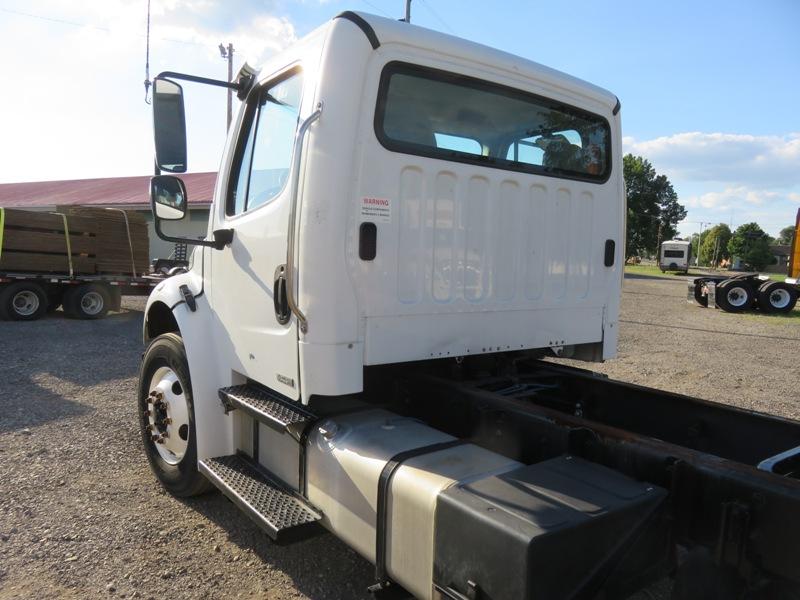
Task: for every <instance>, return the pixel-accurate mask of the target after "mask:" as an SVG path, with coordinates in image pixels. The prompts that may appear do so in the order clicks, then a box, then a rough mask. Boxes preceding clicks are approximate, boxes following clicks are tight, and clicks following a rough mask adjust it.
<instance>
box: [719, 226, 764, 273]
mask: <svg viewBox="0 0 800 600" xmlns="http://www.w3.org/2000/svg"><path fill="white" fill-rule="evenodd" d="M728 252H729V253H730V255H731V256H738V257H739V258H741V259H742V261H743V262H744V263H745V265H747V266H748V267H749V268H751V269H755V270H756V271H760V270H761V269H763V268H764V267H766V266H767V265H768V264H770V263H771V262H772V260H773V258H774V257H773V256H772V253H771V252H770V251H769V236H768V235H767V234H766V233H764V230H763V229H761V227H759V226H758V224H757V223H745V224H744V225H740V226H739V227H737V228H736V231H734V232H733V235H732V236H731V239H730V241H729V242H728Z"/></svg>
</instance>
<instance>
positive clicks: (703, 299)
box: [694, 282, 708, 307]
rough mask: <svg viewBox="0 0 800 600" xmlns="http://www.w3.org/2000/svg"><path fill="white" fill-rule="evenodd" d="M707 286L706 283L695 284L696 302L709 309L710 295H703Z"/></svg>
mask: <svg viewBox="0 0 800 600" xmlns="http://www.w3.org/2000/svg"><path fill="white" fill-rule="evenodd" d="M705 285H706V284H705V282H700V283H695V284H694V301H695V302H697V303H698V304H699V305H700V306H705V307H708V294H704V293H703V288H704V287H705Z"/></svg>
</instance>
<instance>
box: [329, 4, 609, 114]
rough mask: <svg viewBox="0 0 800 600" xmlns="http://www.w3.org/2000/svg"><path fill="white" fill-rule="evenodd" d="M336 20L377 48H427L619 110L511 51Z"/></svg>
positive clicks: (362, 20)
mask: <svg viewBox="0 0 800 600" xmlns="http://www.w3.org/2000/svg"><path fill="white" fill-rule="evenodd" d="M336 18H337V19H338V18H346V19H348V20H350V21H352V22H353V23H355V24H356V25H357V26H359V27H360V28H361V29H362V31H364V33H365V35H366V36H367V39H368V40H369V41H370V43H371V44H372V46H373V48H376V49H377V48H379V47H380V46H383V45H390V44H398V45H404V46H410V47H416V48H424V49H427V50H431V51H434V52H436V53H437V54H439V55H440V56H444V57H446V56H451V57H455V58H462V59H466V60H468V61H470V62H472V63H475V64H478V65H482V66H484V67H486V68H487V69H490V70H492V71H497V70H502V71H505V73H506V74H507V75H510V76H512V77H514V76H516V77H520V76H522V77H523V78H526V79H535V80H540V81H543V82H545V83H546V84H548V85H550V86H553V87H555V88H560V89H561V90H563V92H564V93H568V94H575V93H577V94H579V95H581V96H584V97H586V98H589V99H592V100H595V101H596V102H599V103H601V104H603V105H606V106H607V107H608V108H609V109H611V110H612V111H613V113H614V114H616V113H617V111H618V110H619V99H618V98H617V97H616V96H615V95H614V94H612V93H611V92H609V91H608V90H605V89H603V88H601V87H598V86H596V85H594V84H591V83H588V82H586V81H583V80H582V79H579V78H577V77H573V76H572V75H568V74H566V73H562V72H561V71H557V70H556V69H551V68H550V67H547V66H545V65H542V64H539V63H537V62H534V61H532V60H528V59H525V58H522V57H519V56H516V55H514V54H509V53H508V52H503V51H501V50H497V49H495V48H491V47H489V46H484V45H483V44H478V43H475V42H471V41H469V40H465V39H463V38H459V37H455V36H452V35H448V34H446V33H441V32H438V31H433V30H431V29H426V28H424V27H419V26H417V25H414V24H411V23H406V22H404V21H395V20H392V19H387V18H385V17H379V16H377V15H372V14H369V13H363V12H356V11H347V12H344V13H341V14H340V15H338V16H337V17H336ZM376 42H377V45H376Z"/></svg>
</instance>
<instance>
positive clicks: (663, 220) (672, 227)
mask: <svg viewBox="0 0 800 600" xmlns="http://www.w3.org/2000/svg"><path fill="white" fill-rule="evenodd" d="M623 175H624V178H625V190H626V194H627V200H628V221H627V231H626V236H627V243H626V246H625V247H626V258H631V257H635V256H640V257H641V256H652V255H658V249H659V246H660V245H661V242H663V241H665V240H671V239H674V238H675V236H676V235H677V233H678V229H677V226H678V223H679V222H680V221H682V220H683V219H684V218H686V208H685V207H684V206H683V205H682V204H680V203H679V202H678V194H677V193H676V192H675V190H674V189H673V187H672V184H671V183H670V181H669V179H667V177H666V176H665V175H659V174H658V173H656V170H655V169H654V168H653V165H651V164H650V161H648V160H647V159H645V158H643V157H641V156H634V155H632V154H626V155H625V156H624V158H623ZM793 234H794V226H793V225H789V226H788V227H784V228H783V229H782V230H781V232H780V234H779V235H778V237H777V238H771V237H770V236H769V235H767V234H766V233H765V232H764V230H763V229H761V227H759V226H758V224H757V223H745V224H744V225H740V226H739V227H737V228H736V230H735V231H731V229H730V227H728V226H727V225H725V224H724V223H720V224H719V225H716V226H714V227H712V228H710V229H708V230H706V231H703V232H702V233H701V234H695V236H693V238H692V241H694V242H695V243H694V245H693V246H692V248H693V251H694V252H695V253H696V252H697V247H698V245H699V247H700V255H699V260H700V263H701V264H706V265H719V264H720V263H721V262H723V261H727V260H730V259H731V258H732V257H734V256H736V257H739V258H740V259H741V260H742V261H743V262H744V263H745V265H747V266H749V267H750V268H752V269H755V270H761V269H763V268H764V267H766V266H767V265H769V264H771V263H772V262H773V261H774V257H773V255H772V252H771V251H770V248H769V247H770V244H785V245H788V244H791V243H792V236H793ZM697 236H699V237H697Z"/></svg>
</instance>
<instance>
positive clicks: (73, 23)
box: [0, 8, 207, 48]
mask: <svg viewBox="0 0 800 600" xmlns="http://www.w3.org/2000/svg"><path fill="white" fill-rule="evenodd" d="M0 12H4V13H9V14H12V15H17V16H20V17H29V18H31V19H39V20H40V21H49V22H51V23H58V24H59V25H70V26H72V27H86V28H88V29H96V30H97V31H105V32H106V33H114V31H113V30H112V29H109V28H108V27H100V26H99V25H90V24H89V23H79V22H77V21H67V20H66V19H56V18H54V17H45V16H44V15H35V14H33V13H26V12H22V11H19V10H11V9H9V8H0ZM136 37H145V36H143V35H137V36H136ZM153 39H156V40H161V41H162V42H172V43H175V44H187V45H191V46H203V47H204V48H205V47H207V44H201V43H200V42H192V41H189V40H176V39H173V38H153Z"/></svg>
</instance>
